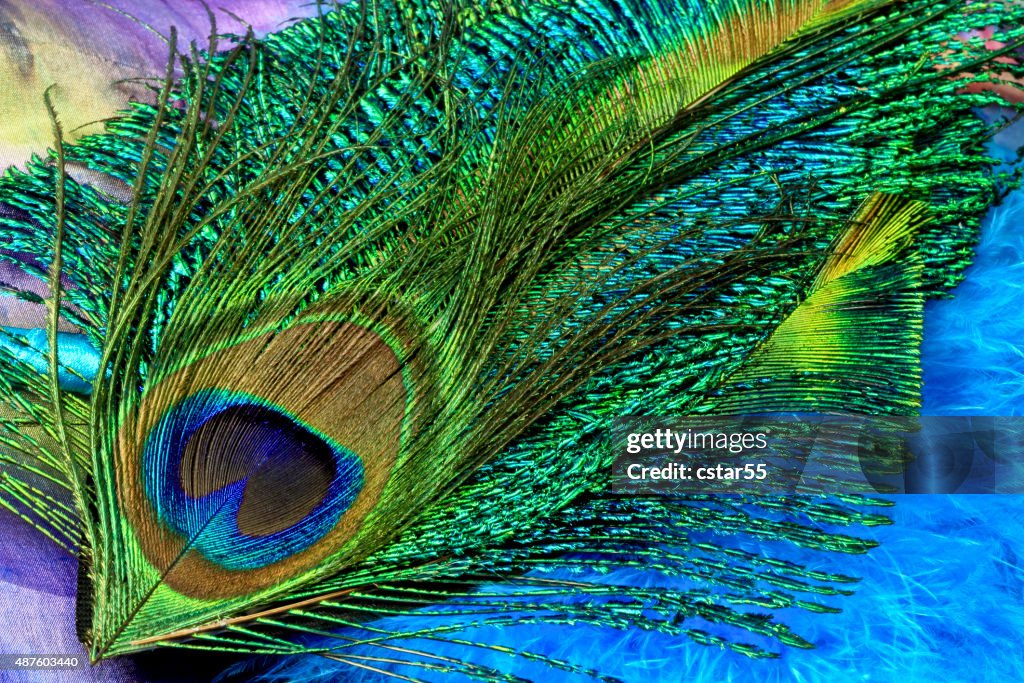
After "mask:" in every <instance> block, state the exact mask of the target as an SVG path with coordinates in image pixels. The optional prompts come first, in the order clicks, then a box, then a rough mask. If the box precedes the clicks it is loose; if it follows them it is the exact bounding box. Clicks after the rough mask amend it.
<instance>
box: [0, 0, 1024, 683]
mask: <svg viewBox="0 0 1024 683" xmlns="http://www.w3.org/2000/svg"><path fill="white" fill-rule="evenodd" d="M988 25H997V26H1005V27H1010V28H1005V29H1000V31H1001V32H1000V33H999V34H998V36H997V37H998V40H1000V41H1002V42H1003V43H1005V45H1006V47H1005V48H1001V49H999V50H989V49H986V47H985V45H983V44H982V43H981V42H979V41H971V40H967V39H958V38H956V37H955V36H956V34H957V32H958V31H961V30H963V29H964V28H965V27H967V26H988ZM1020 27H1024V7H1021V6H1019V5H1017V4H1016V3H1005V4H1004V3H1001V2H994V3H986V2H970V3H964V2H962V0H929V1H927V2H925V1H923V0H905V1H903V0H846V1H843V0H839V1H832V2H823V1H822V0H674V1H673V0H651V1H648V2H641V1H640V0H578V1H576V2H564V1H554V0H552V1H551V2H517V1H515V0H507V1H505V2H501V3H494V2H490V3H477V2H469V1H463V0H459V1H456V2H450V3H434V2H412V1H408V0H407V1H405V2H401V1H399V0H380V1H379V2H372V3H350V4H345V5H341V6H332V7H325V8H323V12H322V13H321V15H320V16H318V17H316V18H314V19H311V20H308V21H304V22H301V23H299V24H296V25H295V26H292V27H289V28H287V29H285V30H282V31H281V32H279V33H277V34H275V35H272V36H270V37H268V38H266V39H263V40H256V39H253V38H252V37H251V36H249V37H242V38H241V39H239V40H236V41H235V42H234V43H233V45H234V46H233V47H231V48H230V49H229V50H227V51H223V50H220V49H219V48H220V45H218V44H217V43H214V44H211V45H210V46H208V47H207V48H206V49H204V50H200V49H198V48H197V47H195V46H191V47H190V48H188V49H184V50H183V51H179V50H178V49H177V47H178V46H177V45H176V41H175V39H174V36H173V35H172V37H171V40H170V43H169V44H170V52H169V60H168V67H167V73H166V78H165V79H164V81H163V84H162V86H157V88H158V92H155V100H156V102H155V104H152V105H143V104H139V105H135V106H134V107H133V108H132V109H131V110H130V111H128V112H125V113H124V114H123V116H121V117H119V118H117V119H116V120H114V121H111V122H109V123H108V125H107V128H106V132H104V133H102V134H98V135H93V136H89V137H87V138H84V139H83V140H81V141H80V142H77V143H75V144H73V145H72V144H62V143H61V139H62V131H61V125H60V120H61V112H60V111H59V110H57V109H56V108H53V107H51V110H52V118H53V122H54V128H55V133H56V135H55V138H56V143H55V150H54V152H53V154H52V156H51V158H49V159H47V160H39V159H37V160H35V161H34V162H33V163H32V164H30V165H29V168H28V171H27V172H21V171H17V170H11V171H9V172H8V173H7V174H6V175H5V176H4V177H3V178H2V179H0V206H3V207H6V208H5V210H4V211H0V232H2V236H3V239H4V240H6V246H5V250H4V251H3V252H2V253H0V258H3V259H4V260H5V261H7V262H9V263H11V264H13V265H16V266H17V267H18V268H20V269H22V270H24V271H25V272H28V273H31V274H35V275H37V276H38V277H39V278H40V279H43V280H45V281H46V282H47V283H48V284H49V288H50V294H48V295H47V296H44V297H40V296H39V295H38V293H36V294H33V293H31V292H28V291H17V292H14V294H16V295H17V296H19V297H21V298H23V299H24V300H26V301H32V302H36V303H41V304H45V305H46V306H47V308H48V311H49V324H48V326H47V329H46V331H45V334H44V335H42V337H43V338H42V339H41V338H40V334H38V331H35V332H30V331H27V330H23V329H17V328H5V331H4V332H3V342H4V343H3V345H2V348H0V355H2V356H3V361H4V362H3V364H2V367H0V388H2V389H3V393H4V396H5V397H6V398H5V400H6V403H7V405H6V410H5V411H4V412H3V414H2V419H0V423H2V433H3V437H2V444H3V446H2V451H0V458H2V465H0V503H2V504H3V505H4V506H5V507H7V508H9V509H11V510H14V511H16V512H17V513H18V514H19V515H21V516H23V517H24V518H25V519H28V520H30V521H31V522H32V523H33V524H34V525H36V526H37V527H38V528H40V529H41V530H42V531H43V532H44V533H46V534H47V535H48V536H49V537H51V538H52V539H53V540H54V541H55V542H57V543H60V544H61V545H63V546H64V547H66V548H67V549H68V550H69V551H70V552H74V553H76V554H77V555H78V557H79V558H80V567H81V585H80V596H79V601H80V605H79V631H80V636H81V638H82V639H83V641H84V642H85V643H86V644H87V646H88V648H89V651H90V653H91V656H92V658H93V659H94V660H98V659H101V658H104V657H110V656H114V655H119V654H124V653H129V652H133V651H137V650H141V649H145V648H150V647H154V646H160V645H173V646H183V647H195V648H209V649H217V650H228V651H237V652H262V653H271V654H288V653H296V652H305V651H308V650H309V649H310V646H309V645H308V641H306V640H305V639H304V637H305V636H308V635H325V636H331V634H334V633H335V632H336V631H338V629H340V628H341V627H351V628H355V629H364V630H365V631H364V632H365V638H362V639H360V640H359V642H360V643H362V644H367V643H368V644H372V645H375V646H378V647H379V648H381V651H382V652H385V653H386V652H389V651H398V650H399V649H402V643H403V641H405V640H408V639H412V638H417V639H424V638H425V639H428V640H436V641H444V640H447V639H450V638H453V637H454V636H451V635H450V634H451V633H453V632H455V631H456V630H457V624H456V625H446V626H432V627H430V628H427V629H423V630H418V631H409V632H401V631H389V630H387V629H384V628H379V627H376V626H374V625H373V618H374V617H376V616H380V615H391V614H415V613H416V612H417V610H418V609H420V608H423V607H426V606H430V605H434V604H437V603H439V602H444V603H446V604H447V605H448V606H449V608H450V611H449V612H447V614H450V615H452V616H453V617H455V618H456V621H459V622H460V623H464V624H475V625H486V624H493V625H502V624H513V623H591V624H598V625H603V626H608V627H615V628H641V629H649V630H655V631H662V632H666V633H672V634H680V635H683V636H687V637H688V638H690V639H692V640H694V641H697V642H699V643H704V644H712V645H719V646H722V647H729V648H733V649H735V650H738V651H740V652H743V653H745V654H748V655H750V656H751V657H763V656H772V653H771V652H769V651H768V650H766V649H765V648H763V647H761V646H759V645H753V644H751V643H750V638H751V637H752V636H755V635H756V636H758V637H764V638H767V639H769V640H772V641H776V642H778V643H781V644H784V645H791V646H796V647H810V646H811V645H812V644H811V643H809V642H807V641H806V640H804V639H803V638H802V637H801V636H800V635H799V634H797V633H794V632H793V631H791V630H790V629H789V628H787V626H786V625H785V624H784V623H781V622H778V621H775V620H773V618H772V617H771V616H770V614H771V611H772V610H775V609H780V608H787V607H798V608H803V609H807V610H812V611H822V612H826V611H830V610H833V609H834V608H832V607H830V606H828V605H825V604H821V603H819V602H817V601H816V599H815V596H821V595H837V594H841V593H843V592H845V591H847V590H848V587H847V584H849V583H850V582H852V581H854V580H855V579H854V578H853V577H849V576H845V575H843V574H840V573H825V572H821V571H817V570H812V569H808V568H804V567H801V566H798V565H796V564H793V563H789V562H785V561H783V560H778V559H771V558H769V557H762V556H760V555H758V554H756V553H750V552H747V551H744V550H740V549H738V548H736V547H730V545H729V544H724V543H723V544H716V543H712V542H708V541H707V540H702V537H703V535H705V532H714V533H715V534H717V535H719V536H722V537H725V536H746V537H751V538H755V539H775V540H783V541H788V542H792V543H795V544H798V545H801V546H804V547H810V548H817V549H821V550H829V551H837V552H845V553H861V552H865V551H867V550H869V549H870V547H871V546H872V543H871V542H869V541H865V540H862V539H859V538H857V537H856V535H855V533H851V534H849V535H846V534H840V533H831V532H824V531H821V530H820V529H819V526H818V525H820V524H826V523H827V524H834V525H847V526H854V527H855V526H857V525H872V524H884V523H887V521H888V520H887V518H886V517H885V516H884V515H883V514H880V512H879V510H878V508H879V507H880V506H882V505H885V504H886V503H884V502H883V501H880V500H875V499H872V498H868V497H856V496H845V497H839V498H830V499H819V498H810V497H799V496H792V497H776V498H748V497H710V496H689V497H660V496H650V497H648V496H623V495H621V494H617V493H614V492H612V491H610V490H609V480H610V463H611V460H612V459H613V457H614V452H613V449H612V447H611V445H610V433H611V431H610V426H611V424H612V420H613V419H614V418H616V417H620V416H625V415H638V416H652V415H676V414H678V415H683V414H736V413H763V412H774V411H789V410H799V411H804V412H814V411H817V412H850V413H864V414H895V415H901V414H912V413H913V412H914V411H915V410H916V408H917V406H918V402H919V395H920V384H921V378H920V368H919V363H918V344H919V342H920V338H921V329H922V323H921V321H922V309H923V305H924V301H925V300H926V299H927V298H928V297H933V296H938V295H941V293H942V292H943V291H944V290H945V289H946V288H948V287H950V286H951V285H952V284H955V283H956V282H957V281H958V280H959V279H960V278H961V276H962V270H963V268H964V266H965V265H966V264H967V263H968V262H969V260H970V257H971V247H972V244H973V243H974V241H975V240H976V238H977V233H978V224H979V219H980V216H981V214H982V213H983V211H984V209H985V208H986V207H987V206H988V205H989V204H990V202H991V201H992V199H993V196H994V195H995V193H996V192H997V188H998V186H999V183H1001V182H1004V181H1012V179H1010V178H1003V177H1000V176H999V175H997V174H994V173H993V172H992V171H990V170H989V168H990V165H989V160H988V159H987V157H986V154H985V152H984V142H985V140H986V139H987V137H988V136H989V135H990V134H991V132H992V131H991V129H990V128H988V127H987V126H986V125H985V124H984V123H982V122H981V120H980V119H976V118H974V117H972V116H971V115H970V111H971V109H972V108H973V107H977V106H983V105H986V104H991V103H993V102H995V101H997V100H996V96H995V95H994V94H993V93H992V92H990V91H989V90H986V89H984V88H980V89H975V90H976V91H975V92H973V93H972V94H969V93H966V92H964V88H965V86H966V85H967V84H968V83H974V84H986V83H992V82H994V81H995V80H997V79H998V78H999V76H997V75H993V74H994V72H993V71H992V70H991V69H990V68H989V65H990V64H992V63H993V62H994V60H997V59H1002V61H1004V62H1006V61H1012V60H1007V59H1003V58H1005V57H1007V56H1008V55H1012V53H1013V51H1014V50H1015V49H1016V48H1017V47H1018V46H1019V45H1020V43H1021V41H1022V40H1024V28H1020ZM999 68H1000V70H1001V71H1008V72H1010V73H1016V70H1017V66H1016V65H1015V64H1000V67H999ZM23 254H35V255H40V258H39V259H38V260H28V259H26V258H24V257H22V256H19V255H23ZM69 335H84V336H85V337H86V338H87V339H88V340H89V342H90V344H91V346H92V347H93V348H94V349H95V350H96V354H97V356H98V363H97V364H96V368H95V371H94V372H92V371H90V372H86V371H84V370H83V369H82V368H81V367H80V366H78V365H76V364H75V363H73V362H71V361H70V360H69V358H68V355H67V354H66V352H65V351H64V349H65V346H64V345H63V342H64V341H65V340H66V339H68V338H69ZM622 567H646V568H648V569H650V570H653V571H657V572H660V573H662V574H664V575H666V576H669V577H685V578H686V579H688V580H690V581H692V582H696V585H698V586H704V587H706V589H691V588H686V589H682V588H680V589H669V588H652V587H638V586H631V585H618V584H616V583H615V581H614V579H607V580H598V579H595V578H593V577H591V578H582V579H580V580H573V581H569V580H565V579H562V578H552V577H551V576H549V575H548V573H549V572H551V571H554V570H559V569H565V568H586V569H592V570H596V571H597V572H608V571H611V570H614V569H616V568H622ZM496 580H501V581H503V582H505V583H507V584H508V591H506V592H503V593H500V594H495V593H490V592H487V591H481V590H478V587H479V586H481V585H483V584H489V583H493V582H494V581H496ZM751 608H754V609H756V610H757V611H751ZM824 618H827V617H824ZM702 623H703V624H707V623H710V624H713V625H715V626H716V627H718V628H721V629H728V630H729V631H730V633H732V635H731V636H729V637H724V636H720V635H717V634H713V633H711V632H709V630H707V629H705V628H702V627H701V626H700V624H702ZM336 637H337V638H338V641H337V643H336V646H335V647H334V648H331V649H330V651H329V652H325V654H327V655H328V656H331V657H333V658H336V659H339V660H341V661H348V662H349V663H352V664H353V665H361V666H365V663H364V664H359V663H358V662H357V661H356V660H355V659H350V658H347V656H346V654H345V647H347V646H348V645H349V644H351V643H349V642H348V641H345V640H344V639H343V638H342V637H341V636H336ZM476 645H477V646H478V647H481V648H486V647H488V646H487V645H486V644H483V643H479V644H476ZM404 651H405V652H406V654H408V653H409V652H410V650H409V649H408V648H405V650H404ZM420 654H422V655H423V656H424V657H429V653H426V652H424V653H420ZM515 654H519V655H521V656H525V657H532V658H534V659H543V660H544V661H546V662H547V663H549V664H550V665H552V666H554V667H560V668H563V669H566V670H569V671H575V672H584V673H592V674H593V675H599V673H598V672H588V670H587V669H586V668H585V667H582V666H581V665H580V664H579V663H571V662H562V661H559V660H556V659H554V658H549V657H541V656H540V655H535V654H532V653H530V652H528V651H526V650H525V649H524V650H522V651H520V652H518V653H515ZM445 667H447V670H450V671H453V672H456V673H461V674H462V675H465V676H468V677H470V678H478V679H483V680H506V679H505V678H502V677H501V675H500V674H499V673H497V672H494V671H490V670H485V669H483V668H481V667H478V666H476V665H474V664H472V663H471V662H446V663H445Z"/></svg>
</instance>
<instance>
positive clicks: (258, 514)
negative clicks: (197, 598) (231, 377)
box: [143, 389, 363, 570]
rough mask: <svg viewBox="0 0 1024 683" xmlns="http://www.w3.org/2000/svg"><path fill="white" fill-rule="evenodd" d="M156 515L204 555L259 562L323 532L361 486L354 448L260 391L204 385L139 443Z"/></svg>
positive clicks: (221, 561)
mask: <svg viewBox="0 0 1024 683" xmlns="http://www.w3.org/2000/svg"><path fill="white" fill-rule="evenodd" d="M143 464H144V467H143V471H144V472H145V475H144V477H145V480H144V484H145V491H146V496H147V497H148V499H149V501H150V502H151V503H152V505H153V507H154V509H155V510H156V513H157V516H158V518H159V519H160V520H161V521H162V522H163V523H164V524H166V525H167V526H168V527H170V528H171V529H173V530H174V531H175V532H176V533H178V534H180V535H181V536H183V537H184V538H185V539H186V541H187V542H190V546H189V547H190V548H191V549H192V550H195V551H197V552H199V553H201V554H202V555H203V556H204V557H206V559H208V560H210V561H211V562H215V563H216V564H218V565H220V566H222V567H224V568H226V569H235V570H247V569H258V568H260V567H265V566H268V565H270V564H273V563H275V562H278V561H280V560H283V559H285V558H287V557H290V556H291V555H294V554H295V553H298V552H301V551H302V550H305V549H306V548H308V547H309V546H311V545H312V544H313V543H315V542H316V541H318V540H319V539H321V538H323V536H324V535H325V534H327V533H328V532H329V531H330V530H331V529H332V528H334V526H335V525H336V524H337V523H338V520H339V519H340V518H341V516H342V515H343V514H344V513H345V511H346V510H347V509H348V508H349V507H350V506H351V505H352V503H353V502H354V501H355V499H356V496H358V495H359V491H360V490H361V489H362V487H363V463H362V460H361V459H360V458H359V457H358V456H357V455H356V454H355V453H353V452H352V451H350V450H348V449H347V448H344V447H343V446H340V445H338V444H337V443H335V442H333V441H332V440H331V439H330V438H328V437H326V436H325V435H323V434H321V433H319V432H317V431H316V430H315V429H313V428H311V427H309V426H307V425H305V424H303V423H302V422H301V421H300V420H298V419H296V418H295V417H294V416H293V415H291V414H289V413H288V412H286V411H284V410H282V409H281V408H279V407H277V406H274V405H271V404H269V403H268V402H265V401H261V400H260V399H259V398H257V397H254V396H250V395H247V394H242V393H238V392H231V391H225V390H216V389H206V390H202V391H199V392H196V393H194V394H192V395H191V396H189V397H187V398H185V399H183V400H181V401H179V402H178V403H177V405H175V406H174V407H173V408H171V409H170V410H168V411H167V412H166V413H165V414H164V415H163V417H161V419H160V421H159V422H157V424H156V425H155V426H154V427H153V429H152V431H151V432H150V433H149V435H148V436H147V438H146V442H145V446H144V448H143Z"/></svg>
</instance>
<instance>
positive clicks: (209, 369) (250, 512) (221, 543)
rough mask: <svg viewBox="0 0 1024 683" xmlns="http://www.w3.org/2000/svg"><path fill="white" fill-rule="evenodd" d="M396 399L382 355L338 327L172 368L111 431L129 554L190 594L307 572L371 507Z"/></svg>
mask: <svg viewBox="0 0 1024 683" xmlns="http://www.w3.org/2000/svg"><path fill="white" fill-rule="evenodd" d="M228 387H230V388H228ZM407 401H408V392H407V391H406V387H405V378H404V376H403V373H402V371H401V362H400V360H399V357H398V355H397V354H396V353H395V351H394V350H392V348H391V347H390V346H389V345H388V344H387V342H385V341H384V339H383V338H382V337H381V336H380V335H379V334H377V333H376V332H374V331H372V330H370V329H369V328H367V327H364V326H361V325H357V324H353V323H347V322H334V321H322V322H306V323H300V324H295V325H293V326H291V327H288V328H286V329H284V330H281V331H277V332H268V333H264V334H261V335H258V336H256V337H254V338H249V339H246V340H245V341H241V342H238V343H234V344H228V345H226V346H225V347H224V348H222V349H220V350H218V351H215V352H213V353H211V354H209V355H207V356H205V357H203V358H202V359H201V360H198V361H196V362H194V363H190V364H188V365H187V366H186V367H185V368H183V369H182V370H179V371H178V372H175V373H172V374H171V375H170V376H168V377H166V378H164V379H163V380H161V381H160V382H159V383H158V384H157V385H156V386H154V388H153V389H152V390H151V391H149V392H147V394H146V395H145V396H144V397H143V400H142V403H141V405H140V407H139V420H138V422H137V423H136V426H135V428H134V429H131V430H124V431H123V433H122V447H123V449H124V456H125V458H126V462H125V465H126V467H125V470H124V471H125V472H128V473H129V474H128V476H127V477H126V478H125V479H124V481H123V483H122V486H121V491H122V500H123V504H124V508H125V511H126V513H127V514H128V516H129V518H131V519H132V520H133V521H134V522H135V523H136V524H137V525H138V526H137V534H136V536H137V538H138V542H139V545H140V546H141V549H142V551H143V552H144V553H145V555H146V557H147V558H149V560H150V562H151V563H152V565H153V567H154V568H155V569H157V570H158V571H160V572H161V573H165V574H166V578H165V580H166V582H167V584H168V585H169V586H171V587H172V588H173V589H174V590H176V591H178V592H180V593H182V594H183V595H188V596H192V597H197V598H211V597H227V596H232V595H240V594H245V593H249V592H253V591H255V590H258V589H260V588H263V587H265V586H269V585H273V584H274V583H276V582H278V581H281V580H282V579H285V578H289V577H291V576H294V575H296V574H299V573H302V572H303V571H306V570H308V569H310V568H312V567H315V566H316V565H317V564H318V563H320V562H321V561H323V560H324V558H326V557H329V556H331V555H334V554H336V553H338V552H340V551H342V550H343V548H344V547H345V546H346V543H348V542H350V541H351V540H352V539H353V537H354V536H355V535H356V534H357V532H358V531H359V528H360V526H361V524H362V522H363V521H364V519H365V517H366V515H367V514H368V513H369V512H370V510H371V509H372V508H373V506H374V504H375V503H376V501H377V500H379V498H380V496H381V492H382V491H383V489H384V487H385V486H386V484H387V482H388V480H389V478H390V476H391V473H392V470H393V468H394V465H395V462H396V459H397V457H398V453H399V450H400V446H401V438H402V430H403V422H404V418H405V412H406V407H407ZM136 482H138V483H136Z"/></svg>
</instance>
